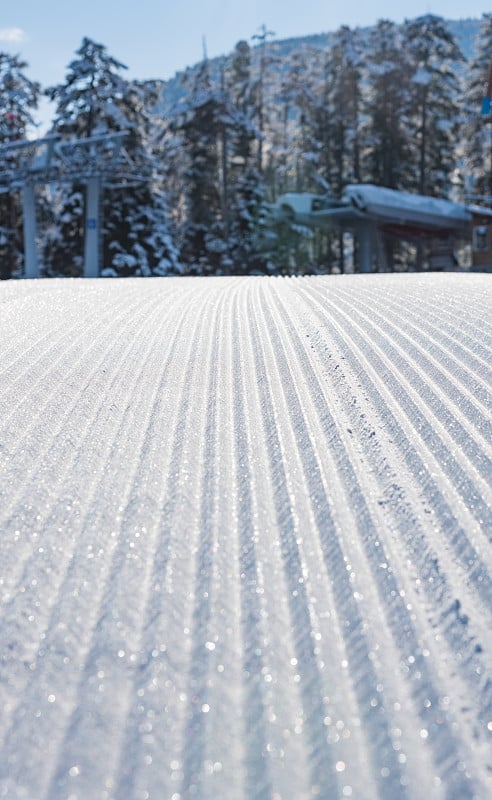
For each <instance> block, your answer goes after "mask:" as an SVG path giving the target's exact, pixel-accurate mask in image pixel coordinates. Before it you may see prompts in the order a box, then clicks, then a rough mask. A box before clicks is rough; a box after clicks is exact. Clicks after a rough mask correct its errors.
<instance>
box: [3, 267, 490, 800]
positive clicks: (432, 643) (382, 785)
mask: <svg viewBox="0 0 492 800" xmlns="http://www.w3.org/2000/svg"><path fill="white" fill-rule="evenodd" d="M491 311H492V276H487V275H459V274H451V275H421V276H418V275H368V276H352V277H340V278H336V277H326V278H325V277H306V278H260V277H258V278H217V279H215V278H210V279H203V278H198V279H191V278H190V279H183V278H182V279H179V278H177V279H175V278H170V279H140V280H138V279H137V280H119V281H116V280H113V281H111V280H95V281H88V280H86V281H83V280H65V281H54V280H52V281H39V282H30V281H22V282H9V283H3V284H0V375H1V380H0V531H1V536H0V613H1V622H0V798H7V800H17V799H18V798H23V800H102V799H103V798H105V800H112V799H113V800H313V798H318V800H337V799H338V798H353V799H354V800H400V798H402V799H403V798H405V799H406V798H409V799H410V798H412V799H413V800H422V798H426V800H427V799H428V798H432V799H434V798H436V799H439V800H471V799H472V798H475V800H488V799H489V798H491V797H492V744H491V740H492V636H491V631H492V614H491V609H492V591H491V581H492V575H491V569H490V568H491V565H492V547H491V541H490V536H491V532H492V488H491V455H492V436H491V408H492V405H491V392H492V359H491V343H492V313H491Z"/></svg>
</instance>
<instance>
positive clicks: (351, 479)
mask: <svg viewBox="0 0 492 800" xmlns="http://www.w3.org/2000/svg"><path fill="white" fill-rule="evenodd" d="M265 312H266V313H268V314H269V309H268V310H267V309H265ZM271 323H272V324H271V325H270V326H269V329H270V336H271V338H272V341H273V339H274V335H273V329H274V327H273V319H272V320H271ZM282 338H283V337H280V336H279V338H278V341H277V344H276V347H275V353H276V357H277V359H279V357H280V353H281V352H282V349H283V347H282V344H281V341H282ZM289 342H290V343H292V344H293V345H294V346H296V351H297V356H298V358H300V359H301V360H302V361H303V362H304V365H303V372H304V375H306V371H307V368H308V362H307V361H306V359H305V350H304V351H303V350H301V349H300V348H301V347H302V345H301V344H300V339H299V338H298V336H297V334H296V333H295V332H293V331H292V329H291V331H290V338H289ZM289 361H290V359H289V360H287V359H286V360H285V361H284V373H283V377H284V384H283V385H284V387H285V385H286V384H285V377H286V372H287V370H288V369H289V367H288V364H289ZM315 381H316V379H315V377H314V374H313V373H312V372H311V376H310V383H311V385H313V383H314V382H315ZM294 385H299V382H298V381H297V382H294V381H293V383H292V386H294ZM313 390H314V391H313V396H314V398H317V399H318V403H317V406H318V411H319V413H323V404H322V403H321V402H320V400H319V398H320V397H321V396H322V393H321V387H320V386H319V385H318V386H316V385H315V384H314V385H313ZM296 405H297V403H295V402H294V400H293V396H292V395H291V396H290V398H289V407H290V408H292V409H293V413H295V406H296ZM299 411H300V409H299ZM299 411H298V413H297V415H296V416H297V418H298V419H299V420H302V419H303V415H302V414H301V413H299ZM326 413H327V412H326V411H325V414H326ZM330 428H331V429H332V428H333V425H330ZM332 442H333V439H332ZM332 449H333V452H340V453H341V454H342V452H343V445H342V444H341V442H340V447H333V446H332ZM313 461H314V459H313V458H312V457H311V458H310V459H309V462H310V464H311V470H312V464H313ZM349 463H350V460H349V459H348V458H347V456H342V457H341V463H340V474H342V475H344V477H346V479H347V482H348V484H347V494H348V495H349V496H350V498H351V501H352V502H353V503H354V505H356V506H357V507H358V509H359V514H358V515H357V518H356V521H357V527H358V528H359V534H360V541H361V543H362V544H363V547H364V551H365V555H366V558H367V562H368V564H369V565H370V566H371V568H372V578H373V580H374V582H375V585H376V586H377V589H378V592H379V595H380V598H381V601H382V602H383V601H384V599H385V598H393V599H392V600H390V601H388V600H387V602H386V606H387V610H388V612H389V613H388V624H389V627H390V629H391V631H392V634H393V636H394V637H395V640H396V642H395V643H396V644H397V647H398V651H399V652H401V653H402V654H403V655H405V657H406V658H408V657H409V656H412V658H413V664H414V665H415V666H414V668H415V670H416V671H418V672H419V673H420V674H422V675H423V673H424V670H425V671H427V665H426V661H425V659H424V658H422V656H419V650H420V648H419V644H418V641H419V637H418V635H417V633H416V632H414V625H413V623H412V620H411V615H410V614H409V612H408V610H407V607H406V601H405V600H404V599H403V598H402V596H401V594H400V590H399V586H398V585H397V584H396V581H395V579H394V577H393V572H392V570H391V559H390V558H389V557H388V554H387V553H385V552H384V550H383V549H382V547H381V543H379V547H374V545H375V543H377V542H378V534H377V528H376V526H375V523H374V520H373V519H372V517H371V514H370V512H369V509H368V508H367V507H365V502H364V498H363V496H362V492H361V490H360V488H359V486H360V484H359V482H358V481H357V477H356V475H355V474H354V473H353V471H352V470H351V469H350V468H349V467H348V464H349ZM345 464H346V465H347V466H345ZM314 491H315V489H314V486H313V487H311V496H313V494H314ZM318 494H319V491H318ZM357 495H359V497H358V496H357ZM315 496H316V495H315ZM316 505H317V508H319V509H323V508H324V507H326V500H325V501H324V502H318V503H317V504H316ZM319 529H320V531H321V530H322V529H323V521H322V520H321V523H320V524H319ZM381 559H384V561H385V562H389V564H390V566H389V567H388V568H387V569H384V570H382V569H381V568H380V564H381ZM338 560H339V562H340V566H339V569H338V572H337V575H336V582H337V583H338V582H340V581H341V579H342V576H343V575H347V573H346V570H345V569H344V567H345V566H346V565H345V564H344V563H343V557H339V558H338ZM333 563H334V553H333V547H332V549H331V552H330V564H333ZM347 578H348V576H347ZM333 582H334V583H335V579H334V581H333ZM349 586H350V584H349ZM350 591H351V590H350V589H349V592H350ZM347 618H349V619H352V620H353V619H355V618H356V616H355V611H354V610H353V609H351V610H350V612H349V613H348V614H347ZM403 632H404V636H402V633H403ZM351 633H353V630H352V631H351ZM356 638H357V641H358V644H360V642H361V641H363V634H362V627H361V629H360V631H359V633H358V635H356ZM407 648H408V649H407ZM349 657H350V651H349ZM410 663H412V662H410ZM349 666H350V660H349ZM369 675H370V673H369ZM369 675H368V674H367V673H366V676H365V680H364V683H365V684H366V686H367V685H368V684H369V685H372V686H373V687H375V686H376V685H377V683H378V681H377V679H375V678H373V679H372V680H371V678H370V677H369ZM433 680H434V679H433V677H432V676H431V674H427V675H426V677H425V679H424V681H423V682H424V683H425V685H426V687H427V688H426V691H427V699H428V700H429V701H430V705H429V706H428V707H426V706H425V704H423V701H422V698H421V697H419V692H418V690H417V695H416V698H415V700H416V702H417V707H419V705H420V704H422V705H420V708H419V712H420V715H421V718H422V724H423V725H424V726H426V727H425V729H426V730H427V729H428V728H431V727H432V721H431V720H432V719H433V718H434V715H435V711H434V710H432V711H429V709H430V708H431V707H433V709H435V708H436V707H437V705H438V697H439V694H438V691H437V689H436V688H435V687H433ZM376 696H377V693H376ZM367 704H368V698H367V697H366V698H364V699H363V700H362V702H361V703H360V710H361V716H363V714H364V707H367ZM378 705H379V703H378ZM369 707H370V706H369ZM439 732H440V734H441V736H440V737H439V738H440V739H441V741H435V742H434V743H433V744H434V749H435V752H436V758H437V761H438V763H439V761H442V760H443V759H444V754H446V760H448V762H449V761H454V763H449V768H450V772H451V774H452V779H451V780H450V781H449V785H452V784H453V783H455V782H456V778H457V775H458V770H457V764H458V762H459V756H458V755H457V753H458V752H459V748H458V746H457V742H454V744H453V740H454V734H453V733H452V731H451V728H448V729H447V731H445V729H444V728H440V730H439ZM381 744H382V743H381V742H379V747H378V753H379V750H380V748H381ZM387 749H389V750H390V752H391V744H390V746H389V748H387ZM453 750H454V751H455V754H456V755H455V756H454V759H453V756H452V755H451V754H452V752H453ZM392 752H393V753H394V754H395V758H396V752H395V751H392ZM386 759H387V760H388V754H386ZM387 763H388V761H387ZM383 769H384V766H383ZM378 771H379V770H378ZM382 774H384V772H383V773H382ZM390 774H392V775H394V774H395V769H394V766H393V770H391V769H390ZM396 774H398V772H397V771H396ZM387 784H388V785H385V784H382V785H380V787H379V792H380V796H381V797H383V796H388V797H391V796H394V795H395V793H396V792H399V793H400V794H403V789H402V787H401V786H399V785H398V782H397V783H396V785H395V784H391V783H390V781H388V782H387ZM457 792H458V793H457V794H455V796H456V797H466V796H472V790H471V787H470V785H469V784H468V783H467V782H466V781H463V782H460V786H459V787H457Z"/></svg>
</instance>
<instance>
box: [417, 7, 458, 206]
mask: <svg viewBox="0 0 492 800" xmlns="http://www.w3.org/2000/svg"><path fill="white" fill-rule="evenodd" d="M402 37H403V42H402V44H403V48H404V51H405V54H406V58H407V60H408V67H409V70H410V72H409V77H410V87H409V92H410V98H411V106H410V113H409V119H408V125H409V133H410V134H411V138H410V141H411V149H412V169H410V170H409V172H408V175H405V176H404V183H405V187H406V188H407V189H409V190H413V191H416V192H418V193H419V194H425V195H432V196H441V197H442V196H447V195H448V194H449V192H450V190H451V188H452V175H453V171H454V168H455V166H456V143H457V133H458V119H459V105H458V96H459V82H458V78H457V75H456V66H457V65H458V64H459V62H462V61H464V56H463V54H462V52H461V50H460V48H459V46H458V44H457V43H456V41H455V39H454V37H453V34H452V33H451V31H450V30H449V27H448V25H447V23H446V22H445V21H444V20H443V19H442V18H441V17H437V16H434V15H433V14H426V15H425V16H422V17H417V18H416V19H414V20H410V21H407V22H406V23H405V24H404V25H403V28H402Z"/></svg>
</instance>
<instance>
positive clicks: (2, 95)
mask: <svg viewBox="0 0 492 800" xmlns="http://www.w3.org/2000/svg"><path fill="white" fill-rule="evenodd" d="M27 66H28V65H27V63H26V62H25V61H23V60H22V59H21V58H20V56H18V55H10V54H9V53H0V108H1V109H2V111H1V113H0V144H8V143H10V142H14V141H17V140H21V139H25V138H26V135H27V132H28V130H29V129H30V128H32V127H33V126H34V124H35V123H34V116H33V112H34V111H35V109H36V108H37V105H38V100H39V95H40V86H39V83H37V82H36V81H31V80H30V79H29V78H28V77H27V75H26V73H25V71H24V70H25V69H26V67H27ZM22 258H23V248H22V213H21V208H20V198H19V196H18V193H16V192H14V190H11V192H9V193H2V194H0V279H6V278H10V277H11V276H12V275H13V274H16V271H17V270H20V269H21V265H22Z"/></svg>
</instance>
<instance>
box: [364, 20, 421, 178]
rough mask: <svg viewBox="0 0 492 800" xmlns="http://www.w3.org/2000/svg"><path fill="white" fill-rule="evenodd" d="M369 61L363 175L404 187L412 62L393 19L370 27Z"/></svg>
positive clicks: (406, 174) (407, 171)
mask: <svg viewBox="0 0 492 800" xmlns="http://www.w3.org/2000/svg"><path fill="white" fill-rule="evenodd" d="M366 64H367V76H366V77H367V90H366V98H365V103H364V114H365V116H366V119H367V122H366V125H365V126H364V132H363V133H364V137H363V145H364V152H363V161H364V163H363V171H364V179H365V180H366V181H368V182H370V183H375V184H378V185H379V186H387V187H388V188H390V189H401V188H403V187H404V185H405V178H406V177H408V174H409V168H410V163H411V161H410V159H411V153H410V139H409V127H408V119H409V113H410V94H409V64H408V58H407V55H406V53H405V51H404V50H403V49H402V40H401V34H400V31H399V28H398V26H397V25H396V24H395V23H394V22H391V21H390V20H384V19H383V20H380V21H379V22H378V23H377V25H376V26H375V27H374V28H372V29H371V31H370V34H369V42H368V51H367V57H366Z"/></svg>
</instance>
